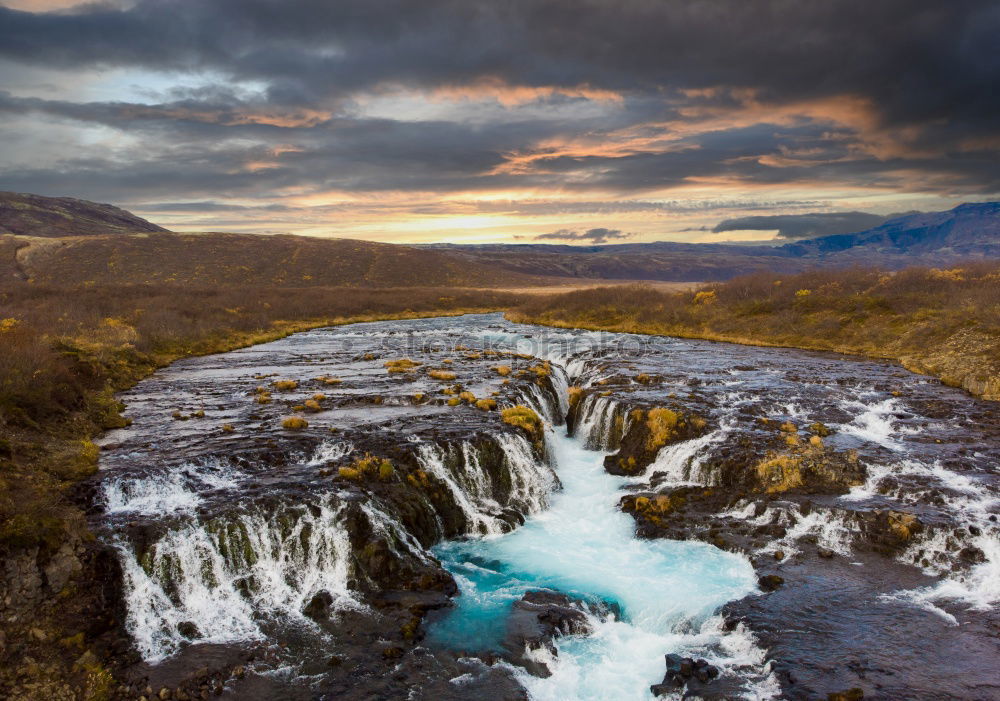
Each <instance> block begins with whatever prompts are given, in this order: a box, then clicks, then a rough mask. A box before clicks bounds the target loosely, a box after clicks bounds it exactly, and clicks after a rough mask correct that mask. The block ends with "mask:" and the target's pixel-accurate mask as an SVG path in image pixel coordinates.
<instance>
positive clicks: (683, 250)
mask: <svg viewBox="0 0 1000 701" xmlns="http://www.w3.org/2000/svg"><path fill="white" fill-rule="evenodd" d="M429 247H430V248H435V249H438V250H446V251H450V252H453V253H456V254H459V255H463V256H465V257H466V258H467V259H468V260H469V261H476V262H480V263H489V264H490V265H493V266H497V267H503V268H506V269H508V270H512V271H518V272H523V273H528V274H533V275H560V276H570V277H579V278H606V279H627V280H636V279H641V280H678V281H708V280H726V279H728V278H731V277H734V276H736V275H740V274H743V273H747V272H752V271H754V270H762V269H767V270H773V271H776V272H797V271H801V270H806V269H808V268H814V267H838V268H839V267H849V266H853V265H867V266H872V265H874V266H879V267H883V268H888V269H899V268H904V267H906V266H908V265H946V264H948V263H952V262H955V261H959V260H968V259H974V258H1000V202H984V203H977V204H963V205H959V206H958V207H955V208H954V209H952V210H949V211H947V212H931V213H918V214H907V215H905V216H901V217H897V218H895V219H890V220H888V221H886V222H884V223H883V224H880V225H879V226H876V227H874V228H872V229H868V230H866V231H860V232H858V233H855V234H835V235H831V236H821V237H819V238H814V239H806V240H802V241H796V242H794V243H787V244H784V245H782V246H747V245H736V244H712V243H669V242H657V243H624V244H610V245H601V246H566V245H551V244H485V245H454V244H433V245H431V246H429Z"/></svg>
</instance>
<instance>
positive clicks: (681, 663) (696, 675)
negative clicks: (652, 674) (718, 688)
mask: <svg viewBox="0 0 1000 701" xmlns="http://www.w3.org/2000/svg"><path fill="white" fill-rule="evenodd" d="M666 666H667V670H666V673H665V674H664V676H663V681H662V682H660V683H659V684H653V685H652V686H650V687H649V690H650V692H651V693H652V694H653V696H667V695H669V694H672V693H675V692H676V691H677V690H679V689H681V688H683V687H685V686H687V685H695V686H698V687H699V689H698V691H699V692H701V691H702V689H701V688H700V687H701V685H705V684H708V683H709V682H711V681H712V680H713V679H716V678H717V677H718V676H719V669H718V667H716V666H715V665H711V664H709V663H708V661H706V660H703V659H697V660H694V659H692V658H690V657H681V656H680V655H677V654H668V655H666ZM696 695H697V696H700V695H701V694H700V693H699V694H696Z"/></svg>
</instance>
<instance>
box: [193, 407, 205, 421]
mask: <svg viewBox="0 0 1000 701" xmlns="http://www.w3.org/2000/svg"><path fill="white" fill-rule="evenodd" d="M191 416H193V417H195V418H197V419H204V418H205V412H204V411H203V410H201V409H199V410H198V411H194V412H191Z"/></svg>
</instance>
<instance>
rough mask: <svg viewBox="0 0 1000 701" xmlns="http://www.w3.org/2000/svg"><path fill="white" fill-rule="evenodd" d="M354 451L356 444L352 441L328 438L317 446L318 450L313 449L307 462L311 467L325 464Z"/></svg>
mask: <svg viewBox="0 0 1000 701" xmlns="http://www.w3.org/2000/svg"><path fill="white" fill-rule="evenodd" d="M353 451H354V444H353V443H351V442H350V441H331V440H326V441H323V442H322V443H320V444H319V445H318V446H317V447H316V450H314V451H313V454H312V456H311V457H310V458H309V460H308V461H307V462H306V464H307V465H309V466H310V467H313V466H316V465H325V464H327V463H330V462H335V461H337V460H340V459H341V458H343V457H346V456H348V455H350V454H351V453H352V452H353Z"/></svg>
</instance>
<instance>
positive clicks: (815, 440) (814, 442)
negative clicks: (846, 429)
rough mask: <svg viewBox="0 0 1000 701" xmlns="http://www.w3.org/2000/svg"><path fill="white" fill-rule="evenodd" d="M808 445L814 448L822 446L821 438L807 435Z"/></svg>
mask: <svg viewBox="0 0 1000 701" xmlns="http://www.w3.org/2000/svg"><path fill="white" fill-rule="evenodd" d="M809 445H811V446H812V447H814V448H822V447H823V439H822V438H820V437H819V436H809Z"/></svg>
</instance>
